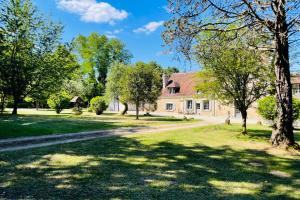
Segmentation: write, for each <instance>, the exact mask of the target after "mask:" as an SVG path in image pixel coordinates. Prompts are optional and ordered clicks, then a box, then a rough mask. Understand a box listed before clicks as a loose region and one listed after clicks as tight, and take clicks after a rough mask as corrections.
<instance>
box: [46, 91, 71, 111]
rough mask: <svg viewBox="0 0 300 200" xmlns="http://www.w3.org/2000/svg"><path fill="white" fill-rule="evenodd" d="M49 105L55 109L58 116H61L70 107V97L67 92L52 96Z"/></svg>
mask: <svg viewBox="0 0 300 200" xmlns="http://www.w3.org/2000/svg"><path fill="white" fill-rule="evenodd" d="M47 104H48V106H49V107H50V108H52V109H54V110H55V111H56V113H57V114H59V113H61V111H62V110H63V109H65V108H67V107H68V106H69V104H70V97H69V95H68V94H67V93H66V92H60V93H57V94H52V95H51V96H50V98H49V99H48V100H47Z"/></svg>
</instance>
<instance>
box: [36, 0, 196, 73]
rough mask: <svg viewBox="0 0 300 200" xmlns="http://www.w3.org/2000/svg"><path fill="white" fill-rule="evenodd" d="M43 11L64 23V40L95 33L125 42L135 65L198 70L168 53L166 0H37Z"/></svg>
mask: <svg viewBox="0 0 300 200" xmlns="http://www.w3.org/2000/svg"><path fill="white" fill-rule="evenodd" d="M33 2H34V3H35V5H36V6H37V7H38V8H39V10H40V11H41V12H42V13H43V14H46V15H48V16H50V17H51V19H53V20H54V21H59V22H61V23H62V24H63V25H64V26H65V28H64V34H63V41H65V42H69V41H71V40H72V39H73V38H74V37H76V36H77V35H78V34H82V35H89V34H90V33H92V32H98V33H100V34H106V35H107V36H108V37H116V38H118V39H120V40H122V41H123V42H124V43H125V44H126V46H127V48H128V49H129V50H130V51H131V53H132V54H133V56H134V58H133V60H132V61H133V62H136V61H144V62H149V61H156V62H158V63H159V64H161V65H162V66H164V67H167V66H175V67H177V68H179V69H180V70H181V71H185V70H186V71H190V70H198V69H199V67H198V66H195V65H194V66H193V67H191V66H190V65H188V64H184V63H182V62H181V63H180V62H178V61H175V60H174V59H173V57H174V55H172V54H166V53H164V52H166V51H167V48H165V47H163V46H162V45H163V40H162V38H161V32H162V31H163V29H164V28H163V26H162V23H163V21H165V20H168V19H169V18H170V16H169V13H168V12H167V1H166V0H103V1H99V0H33Z"/></svg>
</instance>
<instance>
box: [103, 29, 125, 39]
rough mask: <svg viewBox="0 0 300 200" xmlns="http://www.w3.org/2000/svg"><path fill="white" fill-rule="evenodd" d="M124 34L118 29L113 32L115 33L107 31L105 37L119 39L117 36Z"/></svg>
mask: <svg viewBox="0 0 300 200" xmlns="http://www.w3.org/2000/svg"><path fill="white" fill-rule="evenodd" d="M122 32H123V29H116V30H113V31H106V32H105V35H106V37H108V38H117V35H118V34H119V33H122Z"/></svg>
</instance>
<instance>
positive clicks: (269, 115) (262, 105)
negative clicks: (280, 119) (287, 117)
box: [258, 96, 300, 121]
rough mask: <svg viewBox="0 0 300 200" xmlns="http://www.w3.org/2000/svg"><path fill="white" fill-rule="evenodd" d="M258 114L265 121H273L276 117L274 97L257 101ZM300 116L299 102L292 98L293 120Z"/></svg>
mask: <svg viewBox="0 0 300 200" xmlns="http://www.w3.org/2000/svg"><path fill="white" fill-rule="evenodd" d="M258 113H259V114H260V115H261V116H262V117H263V118H265V119H267V120H272V121H274V120H275V119H276V117H277V111H276V99H275V97H274V96H267V97H264V98H262V99H260V100H259V101H258ZM299 114H300V101H299V100H298V99H296V98H293V118H294V120H297V119H298V118H299Z"/></svg>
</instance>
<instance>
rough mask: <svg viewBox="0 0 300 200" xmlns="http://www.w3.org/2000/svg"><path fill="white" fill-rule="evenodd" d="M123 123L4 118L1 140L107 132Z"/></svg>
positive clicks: (1, 124) (1, 126)
mask: <svg viewBox="0 0 300 200" xmlns="http://www.w3.org/2000/svg"><path fill="white" fill-rule="evenodd" d="M124 126H125V125H122V124H121V123H117V122H109V121H107V122H106V121H94V120H87V119H80V120H79V119H62V118H57V117H54V118H51V117H38V118H35V117H22V116H18V117H2V118H1V121H0V139H5V138H15V137H25V136H40V135H50V134H63V133H75V132H83V131H94V130H107V129H115V128H120V127H124Z"/></svg>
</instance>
